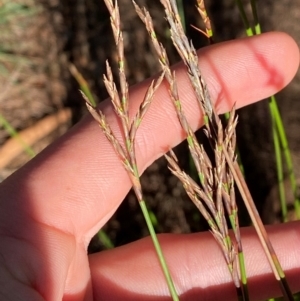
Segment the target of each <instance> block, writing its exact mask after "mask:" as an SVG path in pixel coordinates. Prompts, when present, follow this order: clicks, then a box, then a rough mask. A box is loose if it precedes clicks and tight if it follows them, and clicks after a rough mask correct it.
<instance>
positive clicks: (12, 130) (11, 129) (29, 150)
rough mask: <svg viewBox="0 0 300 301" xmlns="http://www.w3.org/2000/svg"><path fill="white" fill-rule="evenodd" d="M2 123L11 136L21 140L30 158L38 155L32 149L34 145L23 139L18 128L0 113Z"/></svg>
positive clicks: (0, 123) (0, 122)
mask: <svg viewBox="0 0 300 301" xmlns="http://www.w3.org/2000/svg"><path fill="white" fill-rule="evenodd" d="M0 125H2V127H3V128H4V130H5V131H6V132H7V133H8V134H9V136H10V137H12V138H14V139H16V140H17V141H19V143H20V144H21V145H22V147H23V149H24V151H25V152H26V154H27V155H28V156H29V157H30V158H33V157H34V156H35V155H36V154H35V151H34V150H33V149H32V147H31V146H30V145H28V144H27V143H26V142H25V141H23V140H22V139H21V137H20V135H19V133H18V132H17V131H16V129H15V128H14V127H13V126H12V125H11V124H10V123H9V122H8V121H7V119H6V118H5V117H4V116H3V115H2V114H1V113H0Z"/></svg>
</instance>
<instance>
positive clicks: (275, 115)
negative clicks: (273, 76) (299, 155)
mask: <svg viewBox="0 0 300 301" xmlns="http://www.w3.org/2000/svg"><path fill="white" fill-rule="evenodd" d="M236 3H237V6H238V8H239V10H240V14H241V17H242V19H243V22H244V25H245V28H246V33H247V35H248V36H253V35H255V34H261V27H260V23H259V20H258V14H257V9H256V0H251V8H252V14H253V18H254V23H255V31H253V30H252V28H251V26H250V24H249V21H248V18H247V16H246V13H245V11H244V8H243V4H242V2H241V0H236ZM246 26H247V27H246ZM269 110H270V114H271V116H272V117H271V118H272V119H274V122H275V124H276V128H277V131H272V132H273V139H274V146H275V144H276V142H275V140H276V139H277V138H276V137H275V136H274V135H277V133H278V136H279V142H280V145H281V148H279V150H276V149H275V156H276V165H277V166H276V167H277V178H278V186H279V198H280V204H281V206H282V205H283V204H284V203H286V202H285V197H283V196H284V194H283V189H282V185H283V184H281V183H280V179H283V177H284V175H283V168H282V167H281V166H280V161H279V157H280V158H281V156H282V155H281V151H282V150H283V153H284V157H285V163H286V165H287V169H288V175H289V179H290V182H291V186H292V191H293V196H294V209H295V213H296V217H297V219H300V199H299V197H298V196H297V182H296V176H295V172H294V167H293V163H292V157H291V152H290V149H289V146H288V141H287V138H286V132H285V129H284V125H283V122H282V118H281V114H280V112H279V109H278V106H277V102H276V98H275V96H274V95H273V96H271V97H270V100H269ZM277 151H278V153H276V152H277ZM279 152H280V154H279ZM278 164H279V165H278ZM279 173H281V174H279ZM280 186H281V188H280ZM284 207H286V204H284ZM284 207H282V208H281V210H282V212H283V216H284V215H285V213H284V211H285V210H286V209H285V208H284Z"/></svg>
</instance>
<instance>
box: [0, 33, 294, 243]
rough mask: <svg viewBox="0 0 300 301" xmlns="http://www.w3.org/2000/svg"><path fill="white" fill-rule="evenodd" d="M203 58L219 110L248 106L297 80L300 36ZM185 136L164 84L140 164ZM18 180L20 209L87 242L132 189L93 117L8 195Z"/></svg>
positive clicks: (186, 87) (21, 175)
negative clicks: (295, 76)
mask: <svg viewBox="0 0 300 301" xmlns="http://www.w3.org/2000/svg"><path fill="white" fill-rule="evenodd" d="M199 56H200V67H201V70H202V73H203V76H204V77H205V79H206V82H207V84H208V88H209V91H210V93H211V97H212V99H213V100H215V102H216V107H217V110H218V112H220V113H223V112H225V111H227V110H229V109H230V108H231V107H232V106H233V104H234V103H236V105H237V107H241V106H244V105H248V104H250V103H252V102H255V101H257V100H259V99H262V98H264V97H267V96H268V95H270V94H273V93H275V92H277V91H278V90H280V89H281V88H282V87H283V86H285V85H286V84H287V83H288V82H289V81H290V80H291V78H292V77H293V76H294V74H295V72H296V70H297V67H298V64H299V50H298V48H297V46H296V44H295V42H294V41H293V40H292V39H291V38H290V37H289V36H287V35H285V34H283V33H270V34H265V35H261V36H257V37H254V38H251V39H244V40H239V41H230V42H227V43H223V44H218V45H215V46H213V47H208V48H205V49H203V50H201V51H200V52H199ZM283 58H284V59H283ZM176 74H177V78H178V85H179V93H180V95H181V98H182V102H183V106H184V110H185V113H186V115H187V118H188V120H189V121H190V123H191V125H192V127H193V128H195V129H196V128H198V127H199V126H201V124H202V119H201V112H200V109H199V107H198V104H197V103H196V101H195V99H194V95H193V92H192V89H191V86H190V83H189V80H188V77H187V75H186V72H185V69H184V68H183V67H182V65H178V66H177V67H176ZM147 86H148V83H143V84H140V85H137V86H136V87H134V88H133V89H132V91H131V94H130V95H131V97H130V106H131V112H135V111H136V110H137V107H138V106H139V104H140V102H141V100H142V99H143V96H144V93H145V89H146V88H147ZM101 109H102V110H103V111H104V112H105V114H106V115H107V119H108V121H109V122H110V124H111V127H112V129H113V130H114V131H115V133H116V136H117V137H119V138H121V133H120V129H119V124H118V121H117V119H116V116H115V114H114V113H113V110H112V107H111V106H110V105H109V103H108V102H104V103H103V104H102V105H101ZM182 139H183V134H182V130H181V128H180V125H179V123H178V120H177V117H176V113H175V110H174V108H173V104H172V103H171V101H170V100H169V94H168V87H167V85H162V86H161V88H160V89H159V91H158V92H157V94H156V97H155V100H154V102H153V104H152V107H151V108H150V110H149V112H148V114H147V115H146V116H145V118H144V120H143V121H142V125H141V127H140V129H139V131H138V133H137V138H136V153H137V160H138V164H139V169H140V170H141V171H142V170H144V169H145V167H147V166H148V165H149V164H150V163H151V162H153V161H154V160H155V159H156V158H157V157H159V156H161V155H162V154H163V153H164V152H166V151H167V150H168V149H170V147H173V146H174V145H176V144H178V143H179V142H180V141H181V140H182ZM28 173H29V174H30V177H28V176H27V174H28ZM16 182H17V183H18V187H20V188H21V189H20V191H22V193H19V195H16V196H15V199H16V202H17V203H18V202H20V201H19V200H20V199H21V200H22V203H21V204H19V203H18V205H17V207H18V208H19V209H20V208H22V210H24V211H25V212H26V213H27V214H30V215H33V214H34V218H35V219H36V220H38V221H40V222H41V223H45V224H47V225H49V226H53V227H54V228H58V229H63V230H64V231H67V232H72V233H74V235H75V236H76V237H80V238H81V239H85V243H86V244H88V241H89V239H90V237H91V236H92V235H93V234H94V233H95V232H96V231H97V229H99V228H100V227H101V226H102V225H103V224H104V223H105V222H106V221H107V220H108V219H109V217H110V216H111V215H112V214H113V212H114V211H115V210H116V208H117V206H118V205H119V204H120V202H121V201H122V199H123V197H124V195H125V194H126V193H127V191H128V190H129V188H130V187H131V183H130V181H129V178H128V176H127V174H126V172H125V170H124V168H123V166H122V165H121V163H120V161H119V160H118V157H117V156H116V154H115V153H114V150H113V149H112V147H111V145H110V144H109V143H108V142H107V140H106V138H105V137H104V135H103V134H102V133H101V131H100V129H99V127H98V126H97V124H96V123H95V122H94V121H93V120H92V119H91V118H90V117H88V118H85V119H84V120H83V121H82V122H81V123H80V124H78V125H77V126H76V127H74V128H73V130H71V131H70V132H69V133H68V134H67V135H65V136H64V137H63V138H61V139H59V141H57V142H56V143H54V144H53V145H52V146H50V147H49V148H48V149H47V150H46V151H44V152H43V153H42V154H41V155H40V156H38V158H36V159H35V160H33V161H32V162H31V163H30V164H28V165H27V166H26V167H25V168H23V170H21V171H20V172H18V173H17V174H16V175H15V176H14V177H12V178H11V179H10V180H9V181H8V182H7V184H6V185H5V191H4V192H3V193H6V194H7V195H10V194H14V195H15V194H16V191H15V183H16ZM8 183H11V184H8ZM116 185H117V189H116ZM24 198H25V199H24ZM41 199H42V200H44V202H41V201H40V200H41ZM46 200H51V202H47V201H46ZM12 205H14V203H9V204H8V206H12ZM32 208H34V210H32ZM66 217H67V218H66Z"/></svg>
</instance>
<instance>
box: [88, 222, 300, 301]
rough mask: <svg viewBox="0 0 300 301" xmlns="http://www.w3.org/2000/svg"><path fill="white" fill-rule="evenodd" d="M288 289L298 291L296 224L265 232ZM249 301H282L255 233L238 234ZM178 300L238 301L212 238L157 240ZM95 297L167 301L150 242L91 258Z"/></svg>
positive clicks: (298, 231)
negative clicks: (160, 245) (279, 298)
mask: <svg viewBox="0 0 300 301" xmlns="http://www.w3.org/2000/svg"><path fill="white" fill-rule="evenodd" d="M268 233H269V235H270V238H271V241H272V243H273V245H274V247H275V250H276V252H277V254H278V257H279V260H280V262H281V264H282V266H283V268H284V270H285V273H286V277H287V280H288V283H289V285H290V287H291V289H292V290H293V291H294V292H296V291H299V290H300V281H299V275H300V252H299V245H300V223H299V222H297V223H289V224H284V225H276V226H272V227H268ZM242 239H243V247H244V252H245V263H246V273H247V278H248V284H249V293H250V300H253V301H254V300H267V299H269V298H271V297H278V296H280V287H279V284H278V283H277V281H276V280H275V278H274V276H273V274H272V271H271V268H270V266H269V264H268V261H267V259H266V256H265V254H264V252H263V250H262V248H261V245H260V242H259V241H258V238H257V235H256V233H255V232H254V230H253V228H245V229H243V230H242ZM159 240H160V242H161V244H162V248H163V250H164V253H165V257H166V260H167V263H168V266H169V268H170V271H171V274H172V278H173V280H174V284H175V287H176V290H177V292H178V294H179V296H180V300H182V301H184V300H189V301H192V300H206V301H209V300H212V301H217V300H237V296H236V291H235V287H234V285H233V282H232V280H231V276H230V273H229V271H228V268H227V266H226V264H225V260H224V258H223V255H222V253H221V250H220V248H219V247H218V245H217V244H216V242H215V240H214V238H213V237H212V235H211V234H210V233H199V234H191V235H160V236H159ZM90 267H91V274H92V282H93V292H94V298H95V300H96V301H100V300H108V299H109V300H112V301H114V300H124V301H126V300H131V301H135V300H147V301H150V300H160V301H163V300H170V297H169V292H168V288H167V284H166V281H165V279H164V276H163V274H162V271H161V269H160V266H159V265H158V263H157V256H156V254H155V251H154V250H153V247H152V243H151V241H150V239H149V238H147V239H143V240H140V241H138V242H135V243H131V244H128V245H126V246H122V247H119V248H116V249H114V250H112V251H109V252H101V253H97V254H93V255H91V256H90Z"/></svg>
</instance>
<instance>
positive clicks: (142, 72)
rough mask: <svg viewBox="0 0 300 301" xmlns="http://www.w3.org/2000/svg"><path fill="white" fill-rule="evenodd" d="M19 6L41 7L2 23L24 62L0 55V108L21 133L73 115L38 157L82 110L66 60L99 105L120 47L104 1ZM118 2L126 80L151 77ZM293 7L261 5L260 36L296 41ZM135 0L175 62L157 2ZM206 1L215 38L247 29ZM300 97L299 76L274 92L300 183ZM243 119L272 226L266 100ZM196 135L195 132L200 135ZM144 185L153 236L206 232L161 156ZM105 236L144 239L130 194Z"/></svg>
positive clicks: (152, 67)
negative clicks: (274, 33)
mask: <svg viewBox="0 0 300 301" xmlns="http://www.w3.org/2000/svg"><path fill="white" fill-rule="evenodd" d="M12 2H14V1H12ZM16 2H18V1H16ZM19 2H20V3H21V2H22V3H25V4H26V5H27V6H26V7H28V8H37V11H36V12H35V13H34V14H33V16H31V17H30V18H28V17H26V16H20V17H19V19H18V22H12V24H9V25H7V24H6V25H5V26H6V28H8V27H7V26H10V27H9V30H8V31H7V32H9V34H8V33H7V34H6V35H5V36H4V35H0V42H1V44H2V45H3V43H4V42H5V43H6V44H5V45H9V46H8V49H6V51H7V52H8V53H9V54H13V55H16V56H17V57H22V58H23V57H24V58H26V59H28V60H29V62H26V63H24V64H23V63H22V64H21V63H19V61H16V60H12V61H9V62H8V61H7V60H4V61H3V59H2V58H1V57H0V66H2V65H1V64H5V67H6V68H7V73H6V74H2V73H0V86H1V87H2V89H1V90H2V91H6V92H5V94H4V93H2V92H1V93H0V111H1V113H2V114H3V115H4V116H5V117H6V118H7V120H8V121H9V122H10V123H11V124H12V125H13V126H14V127H15V128H16V129H17V130H18V131H21V130H22V129H25V128H28V127H30V126H31V125H33V124H35V123H36V122H37V121H38V120H40V119H42V118H44V117H45V116H47V115H50V114H52V113H54V112H57V111H58V110H60V109H62V108H65V107H68V108H71V110H72V120H70V121H69V122H66V123H65V124H64V125H63V126H60V127H59V128H57V129H56V130H55V131H53V132H52V133H51V135H48V136H47V137H45V138H44V139H42V141H40V142H39V143H37V144H35V145H34V148H35V150H36V151H40V150H41V149H42V148H43V147H45V146H46V145H47V144H49V143H51V141H53V140H54V139H55V138H56V137H58V136H59V135H61V134H62V133H63V132H65V131H66V130H67V129H68V128H69V127H70V126H71V125H72V124H74V123H76V122H77V121H78V120H79V119H80V118H81V117H82V115H83V114H85V111H86V110H85V106H84V105H83V101H82V98H81V96H80V94H79V92H78V86H77V83H76V82H75V80H74V79H73V78H72V77H71V75H70V74H69V71H68V64H69V63H70V62H71V63H73V64H75V65H76V67H77V68H78V70H79V71H80V72H81V73H82V74H83V75H84V77H85V78H86V79H87V80H88V82H89V84H90V86H91V88H92V90H93V92H94V95H95V96H96V97H97V99H98V101H101V100H103V99H105V98H106V97H107V93H106V91H105V89H104V86H103V83H102V74H103V73H104V71H105V60H106V59H109V60H110V61H114V60H115V57H116V50H115V47H114V43H113V37H112V34H111V30H110V21H109V16H108V12H107V10H106V8H105V5H104V3H103V1H99V0H62V1H59V0H48V1H46V0H35V1H33V0H32V1H30V0H28V1H19ZM119 2H120V11H121V15H122V17H123V18H122V20H123V30H124V37H125V47H126V54H127V65H128V66H129V67H128V70H127V75H128V79H129V83H130V84H134V83H137V82H140V81H142V80H143V79H145V78H147V77H149V76H151V75H153V74H155V73H156V72H157V71H158V70H159V69H158V64H157V61H156V59H155V57H154V56H153V50H152V46H151V45H150V43H149V40H148V37H147V34H146V32H145V30H144V28H143V26H142V25H141V23H140V21H139V19H138V18H137V16H136V15H135V12H134V11H133V7H132V5H131V3H130V0H122V1H119ZM297 2H298V1H297V0H282V1H271V0H269V1H264V2H263V3H259V13H260V18H261V23H262V28H263V30H264V31H268V30H275V29H276V30H281V31H286V32H288V33H290V34H291V35H292V36H293V37H294V38H295V39H296V40H297V41H298V42H299V43H300V27H299V26H297V22H296V20H299V17H300V10H299V8H298V6H297ZM138 3H139V4H146V5H147V7H148V8H149V10H150V12H151V14H152V16H153V18H154V21H155V25H156V28H157V30H158V35H159V38H160V40H161V41H162V42H163V43H164V44H165V46H166V47H167V49H168V51H169V55H170V58H171V60H172V62H176V61H177V60H178V56H177V55H176V54H175V52H174V49H173V48H172V46H171V43H170V41H168V39H167V36H168V34H167V27H166V23H165V20H164V18H163V11H162V9H161V6H160V3H159V1H151V0H147V1H146V0H144V1H138ZM184 3H185V13H186V18H187V33H188V35H189V37H190V38H192V39H193V41H194V45H195V46H196V47H203V46H206V45H207V41H206V38H205V37H204V36H202V35H200V34H199V33H198V32H197V31H195V30H194V29H192V28H191V27H190V26H189V24H193V25H195V26H197V27H202V24H201V21H200V20H199V18H198V16H197V15H196V14H195V9H194V2H193V1H190V0H186V1H184ZM207 3H208V9H209V12H210V14H211V18H212V23H213V25H214V29H215V33H216V37H215V41H216V42H220V41H224V40H228V39H234V38H237V37H240V36H243V35H244V33H243V24H242V22H241V20H240V18H239V15H238V11H237V9H236V8H235V5H234V1H233V0H232V1H228V0H222V1H220V0H211V1H207ZM293 8H294V9H293ZM247 10H249V7H248V6H247ZM286 16H288V17H286ZM1 26H4V25H1ZM2 32H4V31H2ZM283 59H284V58H283ZM228 67H230V66H228ZM299 95H300V74H298V75H297V78H296V79H295V80H294V82H293V84H292V85H291V86H290V87H289V88H288V89H286V91H285V92H282V93H280V95H279V96H278V99H279V106H280V108H281V110H282V114H283V119H284V122H285V125H286V129H287V132H288V138H289V141H290V146H291V150H292V154H293V159H294V161H295V166H296V172H297V177H298V178H300V173H299V170H300V169H299V167H300V156H299V155H298V150H299V146H300V136H299V130H298V128H299V125H300V117H299V116H300V114H299V112H300V102H299V101H298V100H299ZM239 115H240V122H239V128H238V137H239V138H238V140H239V141H238V142H239V147H240V151H241V157H242V160H243V163H244V166H245V170H246V178H247V181H248V183H249V186H250V188H251V191H252V194H253V196H254V198H255V200H256V202H257V205H258V209H259V211H260V212H261V214H262V215H263V217H264V220H265V222H267V223H271V222H278V209H276V207H277V205H276V202H277V197H274V196H273V197H270V196H269V195H271V193H273V194H272V195H274V191H275V190H276V186H275V185H276V184H275V183H276V172H275V168H274V158H273V154H272V153H273V151H272V140H271V136H270V134H269V133H270V120H269V117H268V108H267V102H264V103H259V104H256V105H253V106H251V107H248V108H245V109H243V110H241V111H240V112H239ZM262 129H263V130H262ZM199 135H200V136H201V133H199ZM7 139H8V134H7V132H6V131H4V130H3V129H1V131H0V143H2V144H4V142H5V141H6V140H7ZM176 152H177V153H178V156H179V158H180V160H181V162H182V164H183V166H185V167H187V168H188V165H189V163H188V154H187V147H186V145H185V144H182V145H180V146H179V147H178V148H177V149H176ZM27 159H28V158H27V157H26V156H25V155H22V156H20V158H19V160H14V164H9V165H7V166H4V167H3V168H2V169H1V171H0V176H1V177H2V178H4V177H5V176H6V175H7V174H9V173H10V172H12V171H13V170H15V169H16V168H18V167H20V166H21V165H22V164H24V163H25V161H26V160H27ZM16 162H17V163H16ZM254 162H259V164H255V163H254ZM142 183H143V184H144V192H145V196H146V200H147V201H148V207H149V208H150V209H151V210H152V212H153V213H154V214H155V216H156V219H157V221H158V222H157V225H156V230H157V232H172V233H189V232H195V231H202V230H205V229H207V227H206V224H205V222H204V220H203V218H202V217H201V216H200V214H199V213H198V211H197V210H196V209H195V207H194V205H193V204H192V203H191V201H190V200H189V199H188V198H187V196H186V194H185V192H184V191H183V188H182V186H181V184H180V183H178V181H177V180H176V179H175V177H174V176H172V175H171V174H170V172H169V171H168V169H167V165H166V162H165V160H164V159H159V160H158V161H157V162H155V163H154V164H153V165H152V166H150V167H149V169H148V170H147V171H146V172H145V174H144V175H143V176H142ZM240 215H241V224H242V225H248V224H249V218H248V217H247V214H246V212H245V209H244V208H243V206H242V204H241V206H240ZM104 230H105V231H106V233H107V234H108V235H109V237H110V238H111V240H112V241H113V243H114V245H115V246H119V245H122V244H125V243H128V242H130V241H133V240H136V239H138V238H141V237H143V236H146V235H148V231H147V229H146V227H145V222H144V220H143V217H142V215H141V212H140V209H139V205H138V204H137V202H136V200H135V197H134V195H133V193H129V195H128V196H127V198H126V199H125V201H124V202H123V203H122V205H121V206H120V208H119V209H118V210H117V212H116V213H115V215H114V216H113V217H112V218H111V220H110V221H109V222H108V224H107V225H106V226H105V228H104ZM103 248H104V247H103V245H102V243H101V242H100V241H99V240H98V239H97V238H94V240H93V243H92V245H91V251H96V250H101V249H103Z"/></svg>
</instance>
